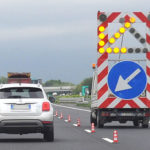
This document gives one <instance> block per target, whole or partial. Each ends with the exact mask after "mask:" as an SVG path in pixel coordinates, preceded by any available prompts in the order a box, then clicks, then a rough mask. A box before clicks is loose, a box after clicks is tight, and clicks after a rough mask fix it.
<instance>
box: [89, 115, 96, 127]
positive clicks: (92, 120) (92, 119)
mask: <svg viewBox="0 0 150 150" xmlns="http://www.w3.org/2000/svg"><path fill="white" fill-rule="evenodd" d="M90 122H91V123H94V125H95V126H97V120H96V119H94V118H93V117H92V113H91V115H90Z"/></svg>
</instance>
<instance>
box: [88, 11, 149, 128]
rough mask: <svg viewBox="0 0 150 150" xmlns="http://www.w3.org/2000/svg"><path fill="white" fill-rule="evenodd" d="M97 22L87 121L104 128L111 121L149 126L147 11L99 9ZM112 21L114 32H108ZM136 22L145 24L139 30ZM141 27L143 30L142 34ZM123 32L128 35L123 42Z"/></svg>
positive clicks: (136, 125)
mask: <svg viewBox="0 0 150 150" xmlns="http://www.w3.org/2000/svg"><path fill="white" fill-rule="evenodd" d="M97 24H98V27H97V38H98V42H97V63H96V64H93V70H94V72H93V80H92V90H91V114H90V122H91V123H94V124H95V126H97V127H98V128H103V127H104V125H105V123H110V122H112V121H119V122H120V123H126V122H127V121H132V122H133V125H134V126H135V127H139V126H140V125H141V126H142V127H143V128H148V126H149V118H150V12H148V13H143V12H129V13H124V12H109V13H107V12H101V11H98V13H97ZM111 24H113V29H114V30H115V32H114V33H110V32H111V31H112V30H110V29H109V27H110V25H111ZM115 24H117V25H115ZM136 24H138V25H139V24H142V25H143V24H144V26H142V29H141V28H139V29H140V30H142V31H140V32H139V29H137V26H136ZM143 29H145V31H146V33H141V32H143ZM126 34H127V36H129V37H128V38H127V40H126V43H125V44H124V43H123V40H124V37H125V35H126ZM130 36H132V38H133V39H130ZM132 40H136V41H133V42H132ZM131 43H132V44H131ZM129 45H131V46H129Z"/></svg>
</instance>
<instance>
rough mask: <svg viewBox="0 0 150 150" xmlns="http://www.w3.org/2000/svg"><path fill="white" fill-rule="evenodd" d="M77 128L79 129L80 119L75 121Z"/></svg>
mask: <svg viewBox="0 0 150 150" xmlns="http://www.w3.org/2000/svg"><path fill="white" fill-rule="evenodd" d="M77 127H80V118H79V119H78V120H77Z"/></svg>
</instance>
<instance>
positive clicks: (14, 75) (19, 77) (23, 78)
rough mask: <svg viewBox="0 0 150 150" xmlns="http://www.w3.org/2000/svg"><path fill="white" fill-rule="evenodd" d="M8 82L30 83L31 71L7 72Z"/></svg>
mask: <svg viewBox="0 0 150 150" xmlns="http://www.w3.org/2000/svg"><path fill="white" fill-rule="evenodd" d="M8 83H31V73H30V72H22V73H18V72H8Z"/></svg>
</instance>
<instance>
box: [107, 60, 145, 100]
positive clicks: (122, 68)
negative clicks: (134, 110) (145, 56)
mask: <svg viewBox="0 0 150 150" xmlns="http://www.w3.org/2000/svg"><path fill="white" fill-rule="evenodd" d="M146 85H147V78H146V74H145V71H144V70H143V68H142V67H141V66H140V65H139V64H137V63H135V62H132V61H122V62H119V63H118V64H116V65H114V66H113V67H112V69H111V70H110V72H109V74H108V86H109V89H110V90H111V91H112V93H113V94H114V95H116V96H117V97H119V98H122V99H132V98H135V97H138V96H139V95H140V94H141V93H142V92H143V91H144V90H145V88H146Z"/></svg>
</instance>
